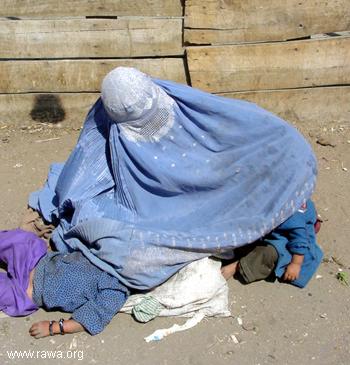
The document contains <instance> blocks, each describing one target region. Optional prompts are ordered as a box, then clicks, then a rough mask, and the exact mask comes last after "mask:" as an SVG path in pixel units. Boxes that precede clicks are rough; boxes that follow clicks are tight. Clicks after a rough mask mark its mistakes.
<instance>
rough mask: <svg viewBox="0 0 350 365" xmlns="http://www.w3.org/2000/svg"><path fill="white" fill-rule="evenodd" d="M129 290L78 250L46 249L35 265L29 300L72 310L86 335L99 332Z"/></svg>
mask: <svg viewBox="0 0 350 365" xmlns="http://www.w3.org/2000/svg"><path fill="white" fill-rule="evenodd" d="M128 295H129V290H128V289H127V287H125V286H124V285H123V284H121V283H120V282H119V280H118V279H117V278H115V277H113V276H111V275H109V274H108V273H106V272H103V271H102V270H100V269H99V268H98V267H96V266H95V265H93V264H92V263H91V262H90V261H89V260H88V259H87V258H86V257H85V256H84V255H83V254H82V253H81V252H72V253H70V254H62V253H58V252H50V253H48V254H47V255H45V256H44V257H43V258H42V259H41V260H40V261H39V263H38V265H37V267H36V268H35V274H34V291H33V301H34V302H35V303H36V304H37V305H38V306H39V307H43V308H45V309H48V310H62V311H64V312H70V313H72V318H73V319H74V320H76V321H77V322H79V323H80V324H81V325H82V326H83V327H84V328H85V329H86V330H87V331H88V332H89V333H90V334H92V335H95V334H97V333H99V332H101V331H102V330H103V329H104V327H105V326H106V325H107V324H108V323H109V322H110V321H111V320H112V318H113V316H114V315H115V314H116V313H117V312H118V311H119V310H120V308H121V307H122V306H123V305H124V303H125V301H126V299H127V297H128Z"/></svg>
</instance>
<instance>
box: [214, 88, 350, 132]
mask: <svg viewBox="0 0 350 365" xmlns="http://www.w3.org/2000/svg"><path fill="white" fill-rule="evenodd" d="M220 95H221V96H225V97H231V98H236V99H243V100H247V101H251V102H253V103H256V104H258V105H260V106H262V107H263V108H265V109H267V110H270V111H271V112H273V113H275V114H277V115H279V116H280V117H281V118H283V119H285V120H287V121H290V122H293V123H295V124H296V125H302V124H304V123H308V122H310V123H315V126H317V125H318V126H319V125H327V124H328V125H329V124H338V125H340V124H346V125H350V86H337V87H336V86H334V87H316V88H305V89H291V90H271V91H255V92H237V93H227V94H220Z"/></svg>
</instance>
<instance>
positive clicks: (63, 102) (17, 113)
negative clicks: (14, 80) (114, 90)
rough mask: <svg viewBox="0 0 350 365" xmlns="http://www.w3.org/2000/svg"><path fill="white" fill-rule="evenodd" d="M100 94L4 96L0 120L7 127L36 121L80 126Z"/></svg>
mask: <svg viewBox="0 0 350 365" xmlns="http://www.w3.org/2000/svg"><path fill="white" fill-rule="evenodd" d="M98 97H99V93H84V94H2V95H0V121H1V123H2V124H5V125H28V124H32V123H34V122H39V123H50V124H57V123H62V125H63V126H66V127H73V128H74V127H76V128H78V127H80V126H81V125H82V124H83V122H84V119H85V116H86V114H87V112H88V111H89V109H90V108H91V106H92V105H93V104H94V102H95V101H96V100H97V98H98Z"/></svg>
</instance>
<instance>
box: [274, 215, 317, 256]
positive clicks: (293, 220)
mask: <svg viewBox="0 0 350 365" xmlns="http://www.w3.org/2000/svg"><path fill="white" fill-rule="evenodd" d="M277 230H278V231H279V232H280V233H281V234H282V235H283V236H285V237H286V238H287V240H288V243H287V245H286V248H287V250H288V251H289V252H290V253H291V254H298V255H305V254H306V253H307V252H308V250H309V247H310V242H309V237H308V232H307V229H306V220H305V213H302V212H296V213H294V214H293V215H292V216H291V217H290V218H289V219H287V220H286V221H285V222H284V223H282V224H281V225H280V226H279V227H278V228H277Z"/></svg>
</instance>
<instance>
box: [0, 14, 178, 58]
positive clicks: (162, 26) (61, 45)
mask: <svg viewBox="0 0 350 365" xmlns="http://www.w3.org/2000/svg"><path fill="white" fill-rule="evenodd" d="M0 44H1V49H0V58H76V57H90V58H91V57H147V56H171V55H181V54H183V49H182V19H161V18H142V19H132V18H130V19H125V18H122V19H60V20H20V21H11V20H9V21H1V22H0Z"/></svg>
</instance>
